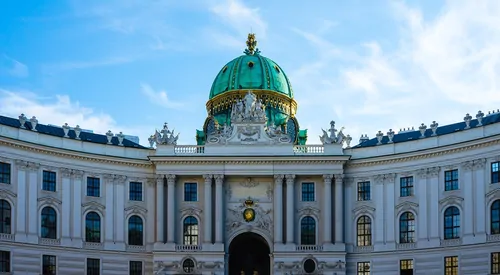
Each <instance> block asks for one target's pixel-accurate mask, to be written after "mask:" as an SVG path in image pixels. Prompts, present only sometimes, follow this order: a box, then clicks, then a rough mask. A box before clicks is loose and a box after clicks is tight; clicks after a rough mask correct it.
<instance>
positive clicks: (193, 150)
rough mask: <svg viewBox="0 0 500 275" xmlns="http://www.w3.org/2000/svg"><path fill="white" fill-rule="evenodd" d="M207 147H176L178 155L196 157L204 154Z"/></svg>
mask: <svg viewBox="0 0 500 275" xmlns="http://www.w3.org/2000/svg"><path fill="white" fill-rule="evenodd" d="M204 153H205V146H201V145H177V146H175V154H176V155H195V154H204Z"/></svg>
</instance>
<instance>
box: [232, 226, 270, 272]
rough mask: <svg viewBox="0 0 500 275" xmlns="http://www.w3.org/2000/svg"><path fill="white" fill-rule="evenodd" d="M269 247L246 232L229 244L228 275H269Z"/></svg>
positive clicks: (265, 242)
mask: <svg viewBox="0 0 500 275" xmlns="http://www.w3.org/2000/svg"><path fill="white" fill-rule="evenodd" d="M269 253H270V249H269V245H268V244H267V241H266V240H265V239H264V238H263V237H262V236H260V235H258V234H255V233H251V232H247V233H242V234H240V235H238V236H236V237H235V238H234V239H233V241H232V242H231V244H229V275H241V274H243V273H241V272H242V271H243V272H244V274H245V275H253V274H254V272H255V271H257V272H258V274H259V275H270V271H271V268H270V259H269Z"/></svg>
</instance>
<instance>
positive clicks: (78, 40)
mask: <svg viewBox="0 0 500 275" xmlns="http://www.w3.org/2000/svg"><path fill="white" fill-rule="evenodd" d="M249 32H254V33H255V34H256V38H257V41H258V48H259V49H260V50H261V54H262V55H263V56H266V57H268V58H270V59H272V60H274V61H275V62H277V63H278V64H279V65H280V66H281V68H282V69H283V71H284V72H285V73H286V74H287V75H288V77H289V79H290V81H291V83H292V85H293V89H294V95H295V100H296V101H297V102H298V104H299V106H298V112H297V115H296V117H297V119H298V121H299V124H300V128H301V129H308V135H309V138H308V144H319V143H320V141H319V137H318V136H319V135H320V134H321V128H324V129H327V128H329V123H330V121H331V120H334V121H336V125H337V126H338V128H340V127H345V130H344V133H345V134H350V135H351V136H352V137H353V142H352V144H351V146H352V145H354V144H357V143H358V141H359V137H360V136H361V134H367V135H368V136H369V137H371V138H373V137H375V134H376V133H377V132H378V131H382V132H384V133H386V132H388V131H389V129H394V130H395V131H396V132H397V131H399V129H402V128H408V127H415V129H417V128H418V126H419V125H420V124H421V123H424V124H426V125H427V126H429V125H430V124H431V123H432V121H437V122H438V123H439V124H440V125H446V124H450V123H455V122H460V121H463V117H464V116H465V114H466V113H470V114H471V115H472V116H473V117H475V114H476V113H477V112H478V110H482V111H483V112H485V113H487V112H488V111H491V110H497V109H499V108H500V1H498V0H476V1H469V0H452V1H439V0H427V1H385V0H379V1H364V0H349V1H348V0H339V1H331V0H324V1H321V0H315V1H284V0H280V1H277V0H276V1H258V0H245V1H244V0H185V1H175V0H164V1H163V0H148V1H146V0H108V1H100V0H66V1H64V0H53V1H35V0H27V1H16V0H4V1H1V3H0V115H4V116H10V117H16V118H17V117H18V116H19V115H20V114H21V113H24V114H25V115H26V116H27V117H32V116H36V117H37V118H38V120H39V123H41V124H53V125H63V124H64V123H68V124H69V125H70V126H75V125H77V124H78V125H80V126H81V127H82V128H84V129H91V130H94V132H96V133H105V132H107V131H108V130H111V131H112V132H114V133H118V132H123V133H124V134H129V135H136V136H139V137H140V139H141V144H143V145H147V144H148V142H147V138H148V137H149V136H150V135H151V134H152V133H154V131H155V129H160V128H161V127H162V125H163V123H164V122H168V124H169V126H170V128H171V129H172V128H174V129H175V130H176V132H179V133H180V137H179V142H178V143H179V144H196V140H195V134H196V131H195V130H196V129H202V126H203V123H204V121H205V119H206V117H207V112H206V109H205V103H206V101H207V100H208V95H209V92H210V88H211V85H212V81H213V79H214V78H215V76H216V75H217V73H218V72H219V71H220V70H221V68H223V67H224V65H225V64H226V63H227V62H229V61H230V60H232V59H234V58H236V57H238V56H240V55H242V54H243V50H244V49H245V47H246V45H245V41H246V38H247V34H248V33H249Z"/></svg>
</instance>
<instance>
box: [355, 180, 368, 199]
mask: <svg viewBox="0 0 500 275" xmlns="http://www.w3.org/2000/svg"><path fill="white" fill-rule="evenodd" d="M357 187H358V188H357V192H356V194H357V201H370V200H371V183H370V181H360V182H358V184H357Z"/></svg>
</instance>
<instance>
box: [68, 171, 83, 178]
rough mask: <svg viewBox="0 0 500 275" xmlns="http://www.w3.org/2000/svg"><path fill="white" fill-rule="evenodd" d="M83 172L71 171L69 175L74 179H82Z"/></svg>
mask: <svg viewBox="0 0 500 275" xmlns="http://www.w3.org/2000/svg"><path fill="white" fill-rule="evenodd" d="M84 174H85V172H83V171H81V170H71V175H72V177H73V178H74V179H82V178H83V175H84Z"/></svg>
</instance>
